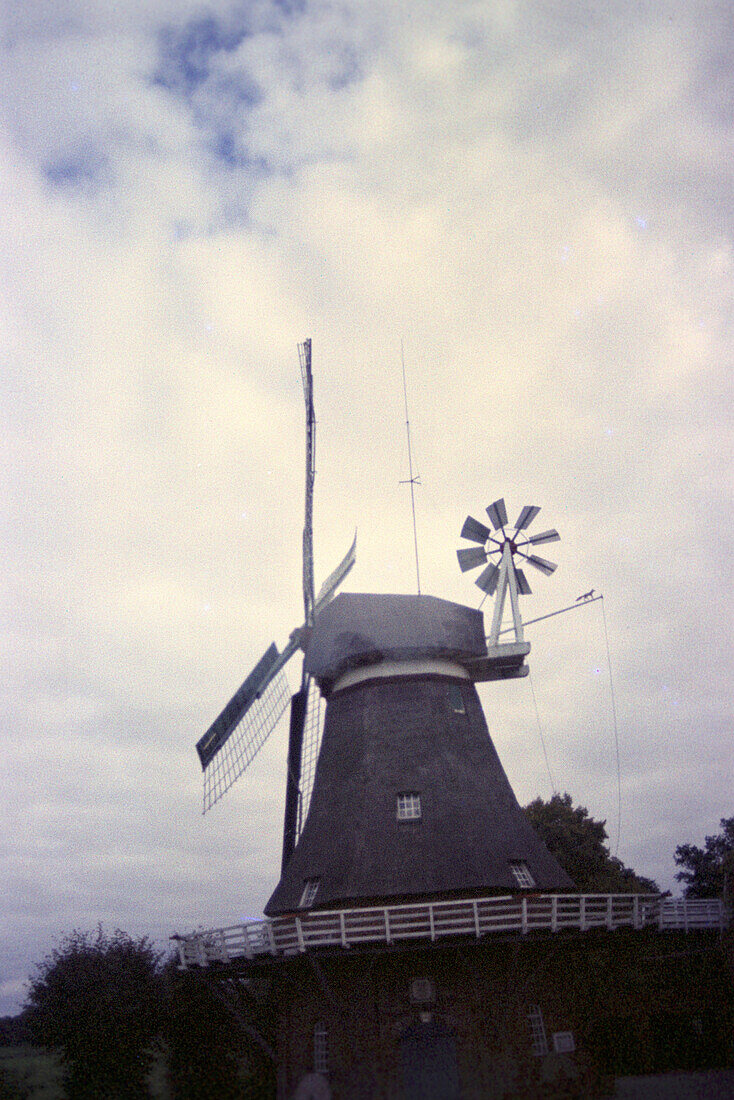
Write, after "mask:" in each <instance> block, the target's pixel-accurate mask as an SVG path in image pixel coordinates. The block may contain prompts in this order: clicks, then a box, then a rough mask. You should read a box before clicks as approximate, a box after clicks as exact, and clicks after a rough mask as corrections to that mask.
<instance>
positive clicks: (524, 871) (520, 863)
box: [510, 859, 535, 890]
mask: <svg viewBox="0 0 734 1100" xmlns="http://www.w3.org/2000/svg"><path fill="white" fill-rule="evenodd" d="M510 870H511V871H512V873H513V875H514V876H515V881H516V882H517V885H518V886H521V887H522V888H523V890H529V889H530V887H532V886H535V879H534V878H533V876H532V875H531V874H530V868H529V867H528V865H527V863H526V862H525V860H524V859H519V860H516V861H514V862H510Z"/></svg>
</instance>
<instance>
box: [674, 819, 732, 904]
mask: <svg viewBox="0 0 734 1100" xmlns="http://www.w3.org/2000/svg"><path fill="white" fill-rule="evenodd" d="M720 824H721V832H720V833H717V834H716V836H707V837H706V838H705V841H704V844H705V846H704V847H703V848H698V847H696V845H695V844H679V845H678V847H677V848H676V850H675V862H676V863H677V864H678V866H679V867H683V868H685V870H683V871H678V873H677V874H676V876H675V877H676V878H677V879H678V881H679V882H684V883H685V894H686V897H687V898H720V897H722V896H723V895H724V893H725V877H726V871H727V869H728V870H729V875H730V876H731V875H732V874H734V858H733V856H734V817H722V818H721V822H720Z"/></svg>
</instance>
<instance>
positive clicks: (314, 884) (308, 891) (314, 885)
mask: <svg viewBox="0 0 734 1100" xmlns="http://www.w3.org/2000/svg"><path fill="white" fill-rule="evenodd" d="M320 885H321V879H320V878H307V879H306V881H305V883H304V884H303V893H302V894H301V900H300V901H299V903H298V907H299V908H300V909H310V908H311V906H312V905H313V903H314V902H315V901H316V895H317V894H318V892H319V886H320Z"/></svg>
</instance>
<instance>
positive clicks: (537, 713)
mask: <svg viewBox="0 0 734 1100" xmlns="http://www.w3.org/2000/svg"><path fill="white" fill-rule="evenodd" d="M528 680H529V681H530V691H531V694H532V696H533V707H534V708H535V717H536V719H537V722H538V733H539V734H540V744H541V745H542V747H543V756H544V757H545V766H546V769H547V771H548V779H549V780H550V785H551V795H554V794H556V793H557V788H556V785H555V782H554V781H553V774H552V772H551V768H550V764H549V762H548V752H547V750H546V747H545V738H544V737H543V727H542V726H541V724H540V712H539V711H538V702H537V700H536V698H535V687H534V685H533V674H532V672H531V671H530V669H529V668H528Z"/></svg>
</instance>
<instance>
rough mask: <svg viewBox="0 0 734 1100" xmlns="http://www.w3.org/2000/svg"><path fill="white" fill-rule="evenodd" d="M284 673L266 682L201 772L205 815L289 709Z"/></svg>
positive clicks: (288, 692)
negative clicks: (263, 688) (262, 689)
mask: <svg viewBox="0 0 734 1100" xmlns="http://www.w3.org/2000/svg"><path fill="white" fill-rule="evenodd" d="M290 701H291V695H290V688H289V687H288V680H287V677H286V675H285V672H283V670H282V669H281V670H280V672H278V673H277V674H276V676H275V677H274V678H273V679H272V680H271V681H270V683H269V684H268V685H267V687H266V688H265V690H264V691H263V693H262V695H261V696H260V698H259V699H256V700H255V702H254V703H253V704H252V705H251V706H250V707H249V708H248V709H247V710H246V711H245V713H244V714H243V716H242V718H241V719H240V721H239V722H238V724H237V725H236V726H235V728H234V730H233V731H232V733H231V734H230V735H229V737H228V738H227V740H226V741H225V743H224V744H223V745H222V747H221V748H220V749H219V751H218V752H217V753H216V754H215V755H214V756H213V757H212V759H211V760H210V762H209V763H208V765H207V766H206V768H205V770H204V809H203V812H204V813H206V812H207V810H210V809H211V807H212V806H213V805H214V803H215V802H218V801H219V799H220V798H221V797H222V795H223V794H225V793H226V792H227V791H228V790H229V788H230V787H231V786H233V784H235V783H236V782H237V780H238V779H239V777H240V776H241V775H242V773H243V772H244V771H245V769H246V768H247V767H248V766H249V764H250V763H251V762H252V761H253V760H254V759H255V757H256V756H257V754H258V752H259V751H260V749H261V748H262V747H263V745H264V744H265V742H266V741H267V739H268V737H269V736H270V734H271V733H272V732H273V730H274V729H275V727H276V726H277V724H278V722H279V721H280V719H281V718H282V717H283V715H284V713H285V711H286V709H287V708H288V706H289V705H290Z"/></svg>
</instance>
